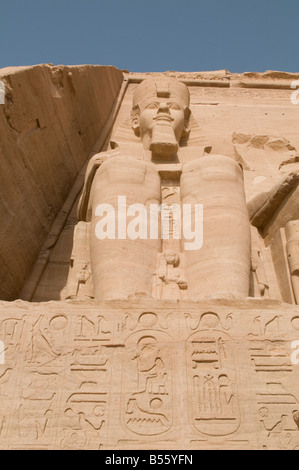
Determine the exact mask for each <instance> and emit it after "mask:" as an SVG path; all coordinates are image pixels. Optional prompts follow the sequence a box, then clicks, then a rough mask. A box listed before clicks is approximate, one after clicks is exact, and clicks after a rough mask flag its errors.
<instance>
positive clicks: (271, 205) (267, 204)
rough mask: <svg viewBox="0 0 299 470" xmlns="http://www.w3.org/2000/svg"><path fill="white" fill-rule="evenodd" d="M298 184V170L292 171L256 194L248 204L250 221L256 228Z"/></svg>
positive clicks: (260, 225) (264, 222) (261, 224)
mask: <svg viewBox="0 0 299 470" xmlns="http://www.w3.org/2000/svg"><path fill="white" fill-rule="evenodd" d="M298 185H299V171H294V172H292V173H290V174H289V175H287V176H285V177H283V178H282V179H281V180H280V181H279V182H278V183H277V184H276V185H275V186H274V187H273V188H272V189H271V190H270V191H268V192H266V193H262V194H258V195H257V196H256V197H254V198H253V199H251V200H250V201H249V202H248V204H247V207H248V213H249V218H250V222H251V223H252V225H254V226H255V227H257V228H262V227H264V225H265V224H266V223H267V221H268V220H269V219H270V218H271V217H272V216H273V214H274V213H275V212H276V210H277V209H278V208H279V207H280V206H281V205H282V203H283V202H284V200H285V199H286V198H287V197H288V196H289V194H291V193H292V191H293V190H294V189H296V188H297V187H298Z"/></svg>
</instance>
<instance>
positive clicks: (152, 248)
mask: <svg viewBox="0 0 299 470" xmlns="http://www.w3.org/2000/svg"><path fill="white" fill-rule="evenodd" d="M189 105H190V96H189V90H188V88H187V87H186V86H185V85H184V84H183V83H182V82H179V81H177V80H176V79H170V78H166V77H163V78H153V77H150V78H147V79H146V80H144V81H143V82H141V84H140V85H138V86H137V87H136V90H135V92H134V97H133V107H132V113H131V123H132V132H134V133H135V135H136V136H138V138H139V140H140V144H139V145H136V146H135V147H134V149H133V148H132V145H131V146H128V147H127V148H126V146H121V145H120V146H119V147H117V148H116V149H114V150H111V151H108V152H103V153H99V154H96V155H94V156H93V157H92V159H91V160H90V162H89V165H88V168H87V171H86V177H85V184H84V189H83V193H82V196H81V199H80V203H79V220H80V222H79V224H83V225H84V227H85V230H82V229H81V230H79V232H80V233H83V234H84V235H83V238H82V237H81V241H82V240H83V239H84V240H88V242H87V243H88V245H89V247H88V250H89V251H90V267H89V260H87V261H85V262H84V261H82V263H81V264H82V266H79V268H77V271H78V272H77V274H76V276H77V277H76V279H77V280H75V282H74V276H73V277H72V275H70V278H71V279H72V281H71V282H70V283H69V285H70V286H72V288H71V289H70V292H69V297H76V296H77V294H78V289H79V287H78V286H79V285H80V282H83V283H84V282H86V280H87V279H90V278H92V283H93V290H94V295H93V297H94V298H96V299H134V298H140V297H155V298H161V299H165V298H172V299H173V300H177V299H179V298H189V299H194V300H198V299H204V298H217V297H222V298H223V297H225V298H244V297H247V296H248V295H249V284H250V268H251V241H250V240H251V235H250V223H249V218H248V212H247V207H246V201H245V194H244V183H243V171H242V168H241V167H240V165H239V164H238V163H237V162H236V161H235V160H234V159H232V158H229V157H226V156H223V155H213V154H207V153H203V151H202V149H200V148H198V149H197V148H196V147H193V148H192V149H189V150H191V158H190V152H189V158H188V161H186V160H185V159H184V158H182V155H183V148H182V146H181V142H182V141H183V140H186V139H187V137H188V134H189V132H190V128H189V119H190V114H191V112H190V109H189ZM167 204H168V205H173V206H175V207H176V208H177V207H179V208H183V207H184V206H186V205H188V207H190V208H191V218H189V219H188V220H189V222H188V221H187V220H185V219H184V218H183V220H182V224H181V225H182V226H184V224H187V223H189V225H190V220H191V221H192V223H193V233H194V236H195V237H196V236H197V235H198V233H196V232H198V231H199V230H203V242H202V243H201V244H200V246H198V245H197V246H196V249H192V248H191V249H187V246H189V247H190V243H189V245H188V243H187V241H189V239H188V240H187V238H186V236H185V233H186V231H184V230H183V228H184V227H182V226H180V225H177V226H175V223H174V221H173V220H172V219H171V216H169V217H168V216H167V217H166V218H168V220H167V223H170V225H171V227H172V228H173V231H172V236H168V237H167V236H166V237H164V236H163V224H164V223H165V220H164V221H163V219H165V214H167V210H165V207H166V205H167ZM161 205H162V208H164V209H163V210H162V211H161V212H162V216H161V212H159V215H158V225H159V224H160V225H161V224H162V228H161V227H160V228H159V230H158V231H157V230H153V227H152V226H151V225H150V224H148V223H146V222H148V221H149V220H151V221H152V220H153V219H155V217H156V216H157V214H156V213H155V214H153V207H161ZM199 206H201V207H203V227H202V226H201V227H199V226H198V225H197V226H195V230H194V220H195V219H196V214H195V212H196V208H198V207H199ZM170 212H171V211H170ZM170 212H168V214H170ZM136 215H138V217H137V219H136ZM104 216H105V217H104ZM103 217H104V218H103ZM134 217H135V219H134ZM170 219H171V220H170ZM155 220H156V221H157V219H155ZM137 221H138V222H137ZM142 224H143V226H142V228H141V227H140V225H142ZM104 225H106V235H107V236H106V237H103V236H99V231H100V230H102V232H103V226H104ZM138 225H139V226H138ZM137 226H138V227H137ZM137 229H138V230H137ZM189 229H190V230H191V227H189ZM77 231H78V230H77ZM108 232H109V233H108ZM170 232H171V229H170ZM174 232H176V233H174ZM128 234H130V236H128ZM134 234H135V235H134ZM75 245H76V240H75ZM74 249H75V251H78V247H77V248H76V246H75V247H74ZM79 251H80V249H79ZM164 265H165V266H164ZM84 270H85V274H84ZM78 273H79V274H78ZM82 280H83V281H82ZM88 282H90V281H88ZM163 290H164V293H163ZM87 291H89V292H90V285H89V287H88V289H87ZM86 295H87V294H86ZM87 296H90V294H88V295H87Z"/></svg>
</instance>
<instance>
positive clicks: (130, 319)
mask: <svg viewBox="0 0 299 470" xmlns="http://www.w3.org/2000/svg"><path fill="white" fill-rule="evenodd" d="M26 70H29V71H31V70H32V69H25V71H26ZM33 70H34V69H33ZM42 70H44V68H43V67H42ZM45 70H46V71H47V72H44V73H47V74H50V75H51V77H52V75H53V74H54V75H55V73H58V72H57V71H56V72H55V70H56V69H53V68H52V67H49V66H48V67H46V69H45ZM58 70H60V72H59V73H60V74H61V73H62V77H64V78H65V79H66V80H70V76H69V75H67V76H66V77H65V76H64V73H66V72H65V69H58ZM66 70H69V69H68V68H67V69H66ZM72 70H73V69H72ZM74 70H76V71H77V72H78V71H79V70H80V71H81V72H80V73H83V74H84V73H85V74H86V77H87V75H88V74H90V76H93V74H94V73H98V72H96V70H97V68H93V67H91V68H90V69H89V68H87V69H86V70H85V68H84V67H83V68H82V69H81V68H79V69H77V68H75V69H74ZM88 70H90V71H89V72H88ZM101 70H102V69H101ZM54 72H55V73H54ZM24 73H25V72H24ZM72 73H73V72H72ZM105 73H108V75H109V74H111V73H112V76H113V77H115V82H114V85H113V87H112V88H113V89H112V90H111V89H107V90H106V91H107V93H108V94H109V93H110V95H109V96H110V101H109V102H106V101H105V103H106V105H105V109H106V107H107V110H106V111H105V112H104V114H105V116H104V115H102V118H103V119H102V120H100V123H99V122H98V123H97V124H96V125H95V126H96V127H97V130H98V134H97V135H96V131H94V132H93V133H92V137H91V135H90V134H88V135H87V136H86V140H85V141H84V142H85V144H84V147H83V146H82V147H81V150H80V158H81V156H82V164H83V162H84V160H85V159H87V157H88V154H89V155H90V154H91V158H90V159H88V164H87V165H86V166H84V168H83V169H82V171H80V166H79V165H77V166H76V165H75V167H76V171H74V174H73V180H74V179H75V177H76V176H78V177H77V179H76V182H75V184H74V185H73V187H72V190H71V191H70V187H69V186H67V185H66V182H65V181H66V179H65V180H63V182H62V181H61V200H60V206H59V204H57V208H56V212H57V211H58V209H59V208H61V205H62V202H63V201H65V202H64V205H63V206H62V208H61V210H60V213H59V214H58V216H57V218H56V219H55V222H54V224H53V225H52V227H51V230H50V222H49V220H50V219H47V220H48V225H45V223H44V222H43V219H41V220H40V221H39V222H38V221H37V219H36V218H34V224H36V227H37V229H38V230H40V232H41V233H44V234H45V233H47V232H48V237H47V238H46V240H45V242H44V244H43V246H42V248H41V237H40V238H39V244H38V247H35V245H34V243H35V242H34V243H33V242H32V246H33V248H34V249H35V250H36V251H34V250H33V248H32V250H33V252H34V253H35V256H36V262H35V265H34V267H33V269H32V271H31V273H30V276H29V277H28V278H27V281H26V282H25V283H24V285H23V290H22V298H23V299H24V300H26V301H21V300H18V301H16V302H12V303H9V302H2V303H0V341H2V342H3V345H4V347H5V361H3V354H2V355H1V351H0V357H2V362H3V364H2V365H0V395H1V403H2V405H1V407H0V448H3V449H13V448H18V449H79V448H82V449H136V450H137V449H138V450H139V449H285V450H287V449H288V450H290V449H298V448H299V418H298V417H299V394H298V385H299V375H298V374H299V364H298V362H299V360H298V359H299V357H298V356H299V352H298V350H299V307H298V296H299V284H298V280H299V235H298V234H299V228H298V227H299V222H298V221H299V212H298V208H299V204H298V195H299V194H298V191H299V188H298V181H299V179H298V174H299V173H298V172H299V157H298V152H297V150H296V149H298V146H299V137H298V132H297V128H296V125H295V123H296V122H297V120H298V113H299V105H296V104H294V100H293V101H292V100H291V97H292V93H293V89H292V88H291V86H292V82H293V81H294V80H298V79H299V75H296V74H287V73H283V72H271V71H269V72H265V73H264V74H256V73H245V74H230V73H229V72H228V71H226V70H224V71H216V72H194V73H177V72H167V73H165V74H160V73H159V74H129V73H124V78H123V82H122V86H121V88H120V90H119V85H120V81H122V79H120V75H119V74H120V72H118V71H116V70H115V69H107V70H106V69H105ZM59 76H61V75H59ZM103 79H104V82H105V83H104V86H108V84H107V83H106V80H107V77H106V78H105V77H103ZM51 83H52V82H51ZM55 83H56V82H55ZM67 83H68V82H67ZM96 83H97V81H95V83H94V84H91V90H93V87H95V86H96ZM118 90H119V92H118ZM71 92H72V91H70V93H71ZM93 92H94V91H93ZM60 93H61V90H60ZM116 95H117V96H116ZM68 99H69V98H68ZM71 103H72V105H73V106H75V107H76V106H78V102H77V101H76V97H75V96H74V97H73V101H71ZM80 103H82V101H80ZM12 107H13V104H12ZM95 107H96V103H95V104H94V105H93V108H92V109H93V112H94V113H96V111H95ZM109 110H110V111H111V112H110V115H109V118H108V111H109ZM85 113H86V114H84V115H83V116H82V118H80V119H82V121H80V122H81V123H82V126H83V125H86V122H87V123H88V122H90V121H88V119H91V118H90V114H89V108H86V111H85ZM24 119H26V118H25V117H24ZM53 119H54V118H53ZM65 119H66V120H63V121H62V126H61V128H62V129H64V126H65V125H66V123H67V122H68V120H67V118H65ZM54 122H55V120H54ZM93 122H95V121H93ZM101 130H102V132H101ZM57 132H58V131H57ZM38 133H40V130H39V131H38ZM34 134H35V133H33V135H34ZM29 135H31V133H29ZM83 137H84V136H82V139H83ZM68 138H70V139H71V138H72V134H71V133H70V134H69V137H68ZM31 145H32V146H33V147H34V142H33V143H32V144H31ZM36 145H37V144H36ZM38 145H39V146H40V147H38V148H40V152H41V154H42V155H44V154H45V155H46V156H48V157H49V158H50V155H51V151H50V150H51V147H50V146H49V145H50V144H49V145H48V147H49V148H50V150H49V149H47V151H46V150H45V149H44V148H43V147H42V145H44V143H43V139H42V137H41V138H40V143H39V144H38ZM69 145H72V146H74V147H72V148H74V152H76V151H78V149H77V147H78V142H77V141H76V140H75V141H72V144H69ZM34 148H35V147H34ZM35 152H36V148H35ZM84 152H85V153H84ZM84 155H85V158H84ZM43 158H46V157H43ZM80 158H79V157H78V159H79V160H80ZM45 161H47V160H43V164H41V166H40V172H41V173H42V175H41V188H42V191H47V189H48V190H50V189H51V188H52V187H48V186H47V184H46V183H44V180H47V178H46V177H45V174H46V175H47V173H46V170H45ZM80 161H81V160H80ZM61 162H63V164H64V165H66V164H67V163H66V161H65V159H64V158H62V160H61ZM70 166H74V162H72V165H70ZM81 166H82V165H81ZM51 168H52V167H51ZM20 181H21V183H20V182H19V181H16V183H15V187H16V188H18V187H19V186H18V184H22V182H23V179H21V180H20ZM68 181H71V178H70V179H68ZM23 184H25V181H24V182H23ZM29 186H30V185H29ZM62 188H63V189H62ZM50 196H51V195H47V197H50ZM66 196H67V197H66ZM45 197H46V196H45ZM3 198H4V203H3V207H4V208H5V207H7V208H9V207H10V206H9V204H8V202H9V199H8V196H7V195H6V194H5V192H3ZM103 204H104V205H105V207H106V211H108V212H107V213H109V214H110V215H109V217H108V218H107V220H106V226H107V227H108V225H109V224H110V225H109V227H110V228H111V227H112V229H113V228H114V229H115V228H116V229H117V230H116V231H115V234H116V237H115V238H114V239H112V238H111V237H110V238H109V237H108V238H107V237H106V238H105V239H101V238H100V236H99V233H100V230H102V228H103V223H102V221H103V211H102V209H103V206H102V205H103ZM133 204H139V206H138V210H139V211H140V213H142V214H143V215H142V217H143V219H142V218H141V219H138V220H139V225H138V224H136V220H135V219H134V220H135V225H134V227H135V231H136V230H137V228H136V227H137V226H138V230H139V235H140V236H139V237H138V236H137V237H136V238H134V237H130V236H129V230H131V229H132V227H131V228H130V224H132V218H134V216H135V215H136V214H134V213H133V209H134V206H133V209H132V207H131V210H132V212H131V213H130V214H127V216H126V217H124V216H123V213H122V212H117V211H119V207H120V206H121V207H124V206H126V208H127V206H129V205H133ZM155 204H156V205H160V204H164V206H163V207H162V210H161V214H158V216H157V217H158V219H157V220H158V225H159V227H160V225H161V227H162V230H161V231H160V230H158V232H157V236H153V235H152V234H153V232H152V230H149V228H150V227H148V226H146V229H145V231H144V232H140V230H141V228H140V227H141V226H142V224H143V221H144V220H145V219H146V220H147V221H148V220H149V219H150V216H151V214H152V213H153V211H154V208H153V205H155ZM188 204H189V205H190V206H191V217H192V216H194V214H195V212H196V210H195V205H196V204H197V205H198V206H199V205H201V204H202V205H203V225H202V233H203V239H202V240H201V237H200V233H201V227H200V226H198V225H195V228H196V230H195V232H194V239H196V241H197V242H198V241H199V242H200V241H202V243H199V245H200V246H199V245H198V244H197V245H196V248H194V249H190V239H189V238H188V237H187V235H186V233H185V232H184V230H183V236H182V233H181V232H182V230H181V227H180V224H178V222H177V219H176V218H175V211H174V209H173V207H175V210H176V211H177V210H179V209H182V208H184V205H188ZM108 205H109V206H108ZM23 207H25V208H24V209H23ZM29 207H30V205H29V204H26V201H23V206H21V209H18V208H17V207H16V206H14V205H13V207H12V210H11V213H12V216H14V217H16V215H17V216H19V217H20V218H22V217H27V218H28V211H29V210H30V209H29ZM55 207H56V206H55ZM136 207H137V206H135V209H136ZM111 208H112V210H113V212H111V211H110V210H111ZM136 210H137V209H136ZM109 211H110V212H109ZM112 213H113V215H116V214H117V216H116V219H117V220H114V219H113V217H112V216H111V214H112ZM119 214H120V215H119ZM199 215H200V214H199ZM34 217H36V215H35V216H34ZM51 220H52V221H53V219H51ZM134 220H133V221H134ZM196 220H197V219H196ZM199 220H200V217H199ZM111 222H112V225H111ZM114 222H115V225H114ZM28 224H29V225H30V221H29V222H28ZM34 224H33V225H34ZM101 224H102V225H101ZM182 225H184V219H183V222H182ZM191 225H192V223H191ZM168 226H169V227H170V230H168V231H167V228H168ZM143 228H144V227H143ZM189 228H190V227H189ZM167 232H168V237H165V236H164V235H165V233H167ZM30 233H31V232H30ZM101 233H102V232H101ZM124 233H125V235H124ZM130 233H131V234H132V233H133V232H132V231H131V232H130ZM141 233H142V235H141ZM13 240H16V241H17V242H18V237H17V236H14V237H13ZM28 243H29V242H28ZM188 243H189V245H188ZM191 244H192V242H191ZM29 245H30V243H29ZM40 248H41V250H40V251H39V255H38V256H37V254H38V253H37V252H38V249H40ZM20 253H21V255H20V256H25V255H26V250H25V249H23V251H21V252H20ZM18 259H19V258H18V257H16V258H15V261H16V264H17V263H18ZM12 266H13V265H12ZM3 272H4V271H3ZM12 273H13V271H12ZM30 301H33V302H30ZM0 345H1V343H0ZM296 347H297V350H296Z"/></svg>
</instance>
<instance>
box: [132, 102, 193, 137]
mask: <svg viewBox="0 0 299 470" xmlns="http://www.w3.org/2000/svg"><path fill="white" fill-rule="evenodd" d="M140 111H141V112H140V117H139V129H140V137H141V139H142V140H143V139H144V137H146V136H148V137H151V136H152V133H153V128H154V127H155V126H156V125H157V124H158V125H163V126H171V127H172V129H173V131H174V135H175V139H176V141H177V143H179V141H180V139H181V137H182V133H183V130H184V127H185V113H184V109H183V108H182V106H180V105H179V104H178V103H176V102H174V101H166V100H163V99H159V98H157V99H155V100H153V101H151V102H149V103H148V104H147V105H145V107H144V108H143V109H142V110H140Z"/></svg>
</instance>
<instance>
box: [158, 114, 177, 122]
mask: <svg viewBox="0 0 299 470" xmlns="http://www.w3.org/2000/svg"><path fill="white" fill-rule="evenodd" d="M155 122H173V118H172V117H171V116H169V114H160V115H159V116H157V117H155Z"/></svg>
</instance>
